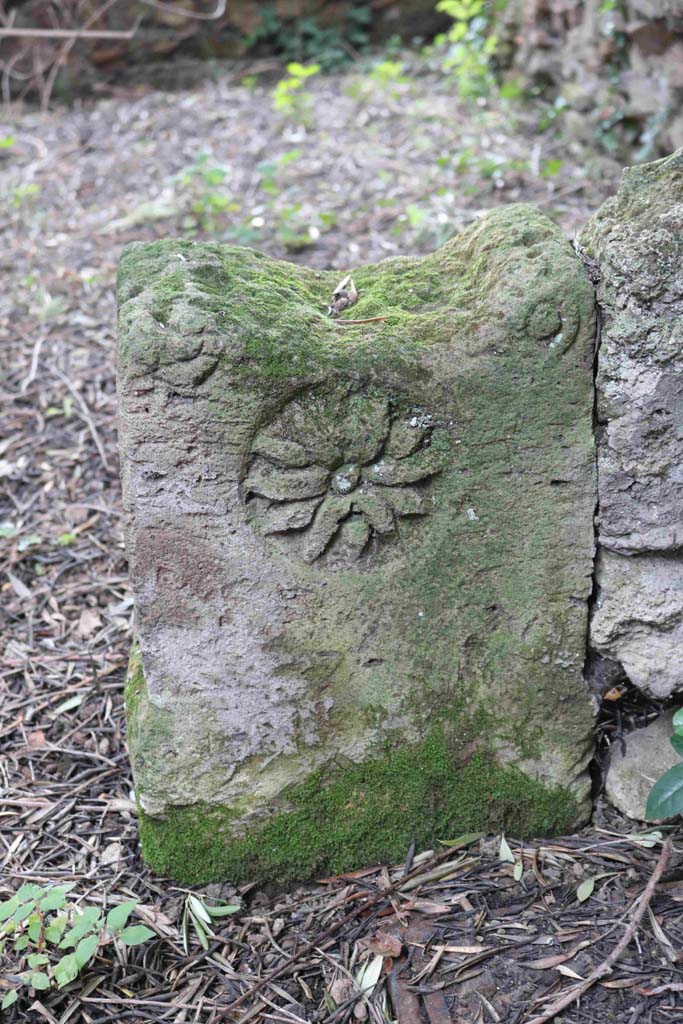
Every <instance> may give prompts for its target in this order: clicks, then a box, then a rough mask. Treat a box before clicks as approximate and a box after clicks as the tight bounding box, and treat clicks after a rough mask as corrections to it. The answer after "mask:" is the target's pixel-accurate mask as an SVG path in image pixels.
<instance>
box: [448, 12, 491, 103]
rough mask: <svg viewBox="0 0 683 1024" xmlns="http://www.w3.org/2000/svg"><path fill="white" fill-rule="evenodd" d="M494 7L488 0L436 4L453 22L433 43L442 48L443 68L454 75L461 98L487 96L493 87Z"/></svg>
mask: <svg viewBox="0 0 683 1024" xmlns="http://www.w3.org/2000/svg"><path fill="white" fill-rule="evenodd" d="M497 6H498V5H497V4H492V3H490V2H489V0H439V3H437V5H436V9H437V11H441V12H442V13H443V14H447V15H448V17H449V18H451V19H452V21H453V24H452V25H451V27H450V28H449V29H448V31H447V32H445V33H443V34H442V35H440V36H437V38H436V39H435V40H434V45H435V46H436V47H445V55H444V56H443V58H442V61H441V63H442V67H443V70H444V71H445V72H447V73H448V74H449V75H451V76H452V77H453V78H454V80H455V82H456V84H457V86H458V91H459V93H460V95H461V96H462V97H463V98H464V99H477V98H478V97H481V96H487V95H488V94H489V93H490V92H491V91H492V90H493V89H494V88H495V86H496V79H495V76H494V74H493V70H492V58H493V57H494V55H495V53H496V51H497V49H498V37H497V36H496V35H495V33H493V32H492V31H491V13H492V12H493V11H494V10H495V9H496V8H497Z"/></svg>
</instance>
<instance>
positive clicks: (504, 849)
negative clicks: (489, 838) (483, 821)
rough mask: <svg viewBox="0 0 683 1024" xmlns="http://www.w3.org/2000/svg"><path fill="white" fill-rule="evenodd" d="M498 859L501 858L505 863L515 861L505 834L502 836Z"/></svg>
mask: <svg viewBox="0 0 683 1024" xmlns="http://www.w3.org/2000/svg"><path fill="white" fill-rule="evenodd" d="M498 860H501V861H502V862H503V863H504V864H514V863H515V858H514V855H513V853H512V850H511V849H510V846H509V844H508V841H507V839H506V838H505V836H504V835H503V836H501V837H500V852H499V853H498Z"/></svg>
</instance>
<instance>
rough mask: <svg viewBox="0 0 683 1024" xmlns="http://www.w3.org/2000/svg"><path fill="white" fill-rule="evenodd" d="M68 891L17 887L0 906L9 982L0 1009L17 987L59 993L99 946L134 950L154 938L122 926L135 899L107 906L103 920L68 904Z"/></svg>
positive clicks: (0, 952) (1, 950) (0, 941)
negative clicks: (58, 990) (114, 945)
mask: <svg viewBox="0 0 683 1024" xmlns="http://www.w3.org/2000/svg"><path fill="white" fill-rule="evenodd" d="M72 888H73V886H72V884H66V885H53V886H39V885H34V884H27V885H22V887H21V888H20V889H19V890H17V892H16V893H15V894H14V896H12V897H11V899H9V900H7V901H6V902H4V903H0V957H1V958H2V960H4V961H5V963H6V964H7V966H8V969H7V973H8V974H9V975H11V979H12V987H11V988H10V989H8V990H7V991H6V993H5V996H4V998H3V1000H2V1004H1V1008H2V1009H3V1010H5V1009H7V1008H8V1007H10V1006H12V1005H13V1004H14V1003H15V1002H16V1001H17V999H18V998H19V994H20V992H21V990H22V988H23V989H35V990H37V991H43V990H45V989H49V988H58V989H60V988H64V986H65V985H68V984H69V983H70V982H72V981H74V980H75V979H76V978H77V977H78V975H79V974H80V973H81V971H83V970H85V968H86V967H88V966H89V965H90V964H91V963H92V961H93V959H94V958H95V957H96V956H97V954H98V951H99V950H100V948H101V947H103V946H106V945H109V944H111V943H117V942H118V943H122V944H123V945H125V946H137V945H139V944H140V943H142V942H146V941H147V939H151V938H152V937H153V936H154V932H153V931H151V929H149V928H146V927H145V926H144V925H134V926H132V927H126V924H127V922H128V918H129V917H130V915H131V914H132V912H133V910H134V909H135V907H136V905H137V902H138V901H137V900H130V901H129V902H128V903H122V904H120V905H118V906H116V907H112V909H111V910H110V911H109V913H108V914H107V916H106V918H105V916H104V914H103V913H102V910H101V909H100V908H99V907H95V906H85V907H79V906H76V905H75V904H73V903H69V901H68V893H69V892H70V891H71V889H72Z"/></svg>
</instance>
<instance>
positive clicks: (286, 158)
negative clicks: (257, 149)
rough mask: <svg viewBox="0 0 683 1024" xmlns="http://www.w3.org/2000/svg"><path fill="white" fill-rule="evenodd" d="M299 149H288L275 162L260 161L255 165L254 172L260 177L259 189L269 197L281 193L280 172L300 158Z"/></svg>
mask: <svg viewBox="0 0 683 1024" xmlns="http://www.w3.org/2000/svg"><path fill="white" fill-rule="evenodd" d="M301 155H302V154H301V150H300V149H290V150H289V151H288V152H287V153H283V154H282V155H281V156H279V157H277V159H276V160H262V161H261V163H259V164H257V165H256V170H257V171H258V172H259V174H260V175H261V188H262V189H263V191H264V192H265V193H266V195H269V196H277V195H279V194H280V192H281V182H280V179H281V171H282V170H284V168H285V167H288V166H289V165H290V164H292V163H296V161H297V160H298V159H299V158H300V157H301Z"/></svg>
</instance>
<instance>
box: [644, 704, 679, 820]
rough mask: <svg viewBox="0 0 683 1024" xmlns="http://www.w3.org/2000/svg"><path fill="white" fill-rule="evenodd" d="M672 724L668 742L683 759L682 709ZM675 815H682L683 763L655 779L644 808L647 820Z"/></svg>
mask: <svg viewBox="0 0 683 1024" xmlns="http://www.w3.org/2000/svg"><path fill="white" fill-rule="evenodd" d="M672 724H673V727H674V732H673V736H671V737H670V740H669V742H670V743H671V746H672V747H673V748H674V750H675V751H676V753H677V754H678V755H679V757H681V758H683V708H679V709H678V711H677V712H676V714H675V715H674V717H673V723H672ZM675 814H683V761H681V763H680V764H676V765H674V766H673V768H669V770H668V771H667V772H664V774H663V775H662V777H661V778H660V779H657V781H656V782H655V784H654V786H653V787H652V789H651V790H650V795H649V796H648V798H647V806H646V808H645V816H646V818H647V819H648V820H651V819H653V818H673V816H674V815H675Z"/></svg>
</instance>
